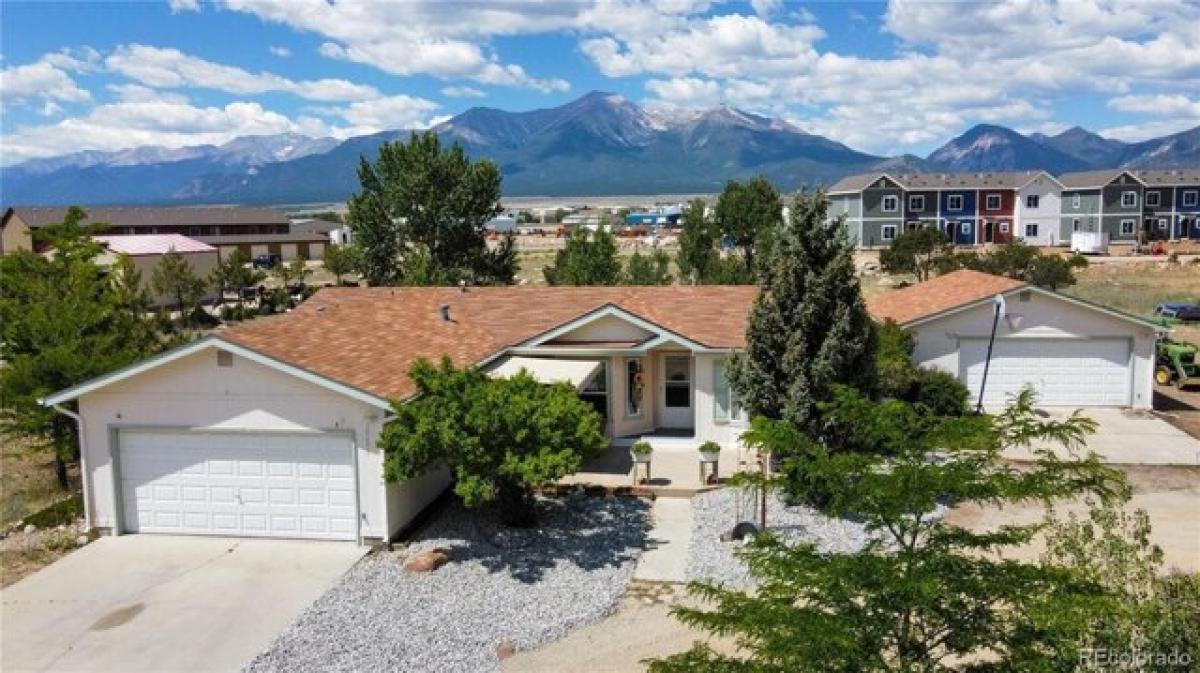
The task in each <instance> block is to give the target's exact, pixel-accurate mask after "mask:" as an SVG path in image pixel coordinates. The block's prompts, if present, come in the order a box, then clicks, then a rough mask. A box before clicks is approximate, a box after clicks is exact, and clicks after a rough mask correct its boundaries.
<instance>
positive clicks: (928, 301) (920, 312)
mask: <svg viewBox="0 0 1200 673" xmlns="http://www.w3.org/2000/svg"><path fill="white" fill-rule="evenodd" d="M1026 285H1028V283H1026V282H1025V281H1021V280H1013V279H1012V278H1004V277H1002V276H993V275H991V274H989V273H982V272H979V271H971V270H968V269H962V270H960V271H952V272H950V273H948V274H945V275H943V276H938V277H936V278H932V279H930V280H927V281H925V282H924V283H917V284H916V285H911V286H909V287H906V288H903V289H901V290H895V291H893V292H888V293H886V294H883V295H880V296H877V297H875V298H873V299H871V300H870V301H868V302H867V310H868V311H870V313H871V315H872V316H873V317H874V318H875V319H876V320H886V319H889V318H890V319H892V320H895V321H896V322H897V323H899V324H901V325H904V324H906V323H909V322H912V321H914V320H918V319H920V318H924V317H927V316H931V315H935V314H937V313H941V312H943V311H948V310H950V309H952V308H957V307H959V306H965V305H966V304H971V303H973V302H976V301H979V300H981V299H986V298H988V297H991V296H994V295H997V294H1000V293H1003V292H1008V291H1010V290H1015V289H1017V288H1021V287H1025V286H1026Z"/></svg>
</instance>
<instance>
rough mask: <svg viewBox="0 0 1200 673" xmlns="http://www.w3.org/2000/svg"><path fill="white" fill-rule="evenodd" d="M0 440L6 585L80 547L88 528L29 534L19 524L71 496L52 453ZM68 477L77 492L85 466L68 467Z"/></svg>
mask: <svg viewBox="0 0 1200 673" xmlns="http://www.w3.org/2000/svg"><path fill="white" fill-rule="evenodd" d="M0 441H2V442H3V445H2V447H0V531H3V533H4V537H3V539H0V586H8V585H9V584H12V583H13V582H15V581H17V580H18V579H20V578H22V577H24V576H26V575H28V574H30V573H32V572H34V571H36V570H38V569H39V568H41V567H43V566H45V565H47V564H50V563H53V562H54V561H55V560H57V559H58V558H59V557H61V556H62V555H63V554H65V553H67V552H69V551H70V550H72V549H74V548H75V540H76V539H77V538H78V536H79V534H80V533H81V532H82V529H81V528H77V527H75V526H73V525H72V524H67V525H64V526H63V527H62V528H61V529H60V528H58V527H57V526H55V527H53V528H51V529H49V530H45V531H43V530H37V531H32V532H29V533H26V532H25V531H24V530H23V529H22V527H18V526H17V524H18V522H21V520H22V519H24V518H25V517H28V516H29V515H31V514H33V513H35V512H37V511H39V510H42V509H44V508H45V507H48V506H49V505H51V504H54V503H55V502H58V501H61V500H63V499H64V498H65V497H67V496H68V494H66V493H64V492H63V491H62V489H60V488H59V487H58V481H57V480H56V479H55V477H54V467H53V463H54V461H53V459H52V458H51V456H50V454H49V453H48V452H47V451H46V450H44V449H37V448H34V447H32V446H30V445H29V443H28V442H25V441H21V440H13V439H7V438H6V439H3V440H0ZM68 474H69V477H70V480H71V490H72V492H77V491H78V489H79V466H78V465H70V466H68Z"/></svg>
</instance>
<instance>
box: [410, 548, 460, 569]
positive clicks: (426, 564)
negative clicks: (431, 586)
mask: <svg viewBox="0 0 1200 673" xmlns="http://www.w3.org/2000/svg"><path fill="white" fill-rule="evenodd" d="M449 560H450V553H449V552H448V551H447V550H445V549H441V548H437V549H430V550H429V551H422V552H417V553H415V554H409V555H408V557H407V558H405V559H404V569H405V570H407V571H409V572H414V573H428V572H433V571H434V570H437V569H438V568H441V567H442V566H444V565H446V563H447V562H448V561H449Z"/></svg>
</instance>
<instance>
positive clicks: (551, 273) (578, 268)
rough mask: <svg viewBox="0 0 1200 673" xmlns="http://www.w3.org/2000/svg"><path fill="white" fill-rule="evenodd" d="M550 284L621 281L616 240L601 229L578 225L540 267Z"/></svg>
mask: <svg viewBox="0 0 1200 673" xmlns="http://www.w3.org/2000/svg"><path fill="white" fill-rule="evenodd" d="M542 275H543V276H545V278H546V282H547V283H549V284H551V285H616V284H617V283H620V282H621V260H619V259H617V242H616V239H614V238H613V235H612V234H611V233H609V232H608V231H607V230H605V229H597V230H596V231H594V232H592V233H590V234H589V233H588V230H587V229H586V228H584V227H578V228H576V229H575V230H574V231H572V232H571V235H570V236H569V237H568V238H567V242H566V245H565V246H563V248H562V249H561V250H559V251H558V252H557V253H556V254H555V255H554V265H553V266H548V267H546V268H544V269H542Z"/></svg>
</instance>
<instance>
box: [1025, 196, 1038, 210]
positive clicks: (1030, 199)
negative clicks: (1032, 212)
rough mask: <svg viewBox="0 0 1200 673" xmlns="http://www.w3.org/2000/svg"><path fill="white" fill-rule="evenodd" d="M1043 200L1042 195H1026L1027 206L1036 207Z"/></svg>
mask: <svg viewBox="0 0 1200 673" xmlns="http://www.w3.org/2000/svg"><path fill="white" fill-rule="evenodd" d="M1041 200H1042V199H1041V196H1039V195H1037V194H1030V195H1029V196H1026V197H1025V207H1026V208H1031V209H1036V208H1037V207H1038V206H1039V205H1041Z"/></svg>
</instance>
